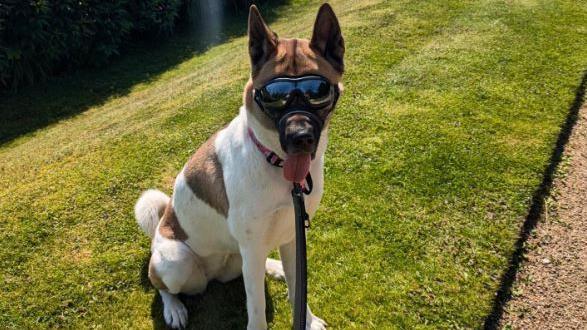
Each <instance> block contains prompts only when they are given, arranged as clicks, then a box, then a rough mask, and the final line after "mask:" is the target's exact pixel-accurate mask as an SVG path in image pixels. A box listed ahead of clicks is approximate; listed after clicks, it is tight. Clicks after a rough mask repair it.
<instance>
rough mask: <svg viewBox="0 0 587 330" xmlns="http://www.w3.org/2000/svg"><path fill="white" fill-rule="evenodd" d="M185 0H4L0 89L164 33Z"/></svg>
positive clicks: (89, 62) (90, 62)
mask: <svg viewBox="0 0 587 330" xmlns="http://www.w3.org/2000/svg"><path fill="white" fill-rule="evenodd" d="M187 1H188V0H2V2H0V87H12V88H16V87H18V86H20V85H22V84H25V83H28V84H30V83H33V82H34V81H36V80H38V79H40V78H43V77H45V76H47V75H49V74H52V73H56V72H60V71H64V70H69V69H72V68H75V67H80V66H100V65H104V64H105V63H107V62H108V61H109V60H110V59H111V58H112V57H113V56H115V55H117V54H118V53H119V51H120V49H121V47H122V46H123V45H124V42H125V41H128V40H130V38H131V36H133V37H135V36H136V37H140V38H144V37H148V36H153V35H166V34H169V33H171V32H172V31H173V29H174V27H175V23H176V21H177V18H178V16H179V13H180V12H181V11H182V8H185V6H186V2H187Z"/></svg>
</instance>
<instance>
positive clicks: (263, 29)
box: [249, 5, 277, 76]
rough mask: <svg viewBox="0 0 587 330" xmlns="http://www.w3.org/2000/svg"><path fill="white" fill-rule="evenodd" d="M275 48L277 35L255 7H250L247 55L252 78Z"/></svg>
mask: <svg viewBox="0 0 587 330" xmlns="http://www.w3.org/2000/svg"><path fill="white" fill-rule="evenodd" d="M276 48H277V34H275V32H273V31H271V30H270V29H269V27H268V26H267V24H265V21H263V17H261V13H259V10H258V9H257V6H255V5H252V6H251V9H250V10H249V55H250V56H251V69H252V72H253V76H254V75H255V74H257V72H259V70H260V69H261V67H262V66H263V64H265V62H267V60H268V59H269V56H270V55H271V54H273V53H274V52H275V49H276Z"/></svg>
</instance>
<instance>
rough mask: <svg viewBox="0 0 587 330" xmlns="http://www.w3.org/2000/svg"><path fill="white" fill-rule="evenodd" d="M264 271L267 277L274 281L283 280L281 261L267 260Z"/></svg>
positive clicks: (283, 273)
mask: <svg viewBox="0 0 587 330" xmlns="http://www.w3.org/2000/svg"><path fill="white" fill-rule="evenodd" d="M265 271H266V272H267V275H269V276H271V277H273V278H274V279H276V280H281V281H283V280H285V272H284V271H283V264H282V263H281V260H275V259H271V258H267V261H266V262H265Z"/></svg>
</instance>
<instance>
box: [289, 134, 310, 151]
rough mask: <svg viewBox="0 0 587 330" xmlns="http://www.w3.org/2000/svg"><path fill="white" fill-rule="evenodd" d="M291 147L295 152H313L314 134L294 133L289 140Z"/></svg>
mask: <svg viewBox="0 0 587 330" xmlns="http://www.w3.org/2000/svg"><path fill="white" fill-rule="evenodd" d="M291 143H292V146H293V147H294V148H295V149H296V151H303V152H312V151H314V134H312V133H311V132H296V133H294V134H293V136H292V138H291Z"/></svg>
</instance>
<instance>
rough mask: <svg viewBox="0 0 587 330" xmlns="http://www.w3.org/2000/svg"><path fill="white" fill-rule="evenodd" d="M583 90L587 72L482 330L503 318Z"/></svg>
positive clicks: (533, 198)
mask: <svg viewBox="0 0 587 330" xmlns="http://www.w3.org/2000/svg"><path fill="white" fill-rule="evenodd" d="M586 88H587V70H585V71H584V72H583V77H582V78H581V82H580V84H579V86H578V87H577V89H576V91H575V99H574V100H573V103H572V104H571V106H570V108H569V112H568V114H567V119H566V120H565V122H564V123H563V125H562V127H561V131H560V133H559V135H558V138H557V140H556V144H555V147H554V150H553V151H552V154H551V155H550V159H549V162H548V166H547V167H546V169H545V170H544V175H543V178H542V182H541V183H540V186H538V188H537V189H536V191H534V194H533V196H532V204H531V205H530V210H529V211H528V215H527V216H526V219H525V220H524V224H523V225H522V228H521V229H520V234H519V237H518V240H517V241H516V244H515V245H514V253H513V254H512V257H511V259H510V264H509V267H508V269H507V271H506V272H505V273H504V274H503V276H502V278H501V281H500V283H501V284H500V287H499V290H498V291H497V293H496V295H495V300H494V301H493V308H492V310H491V313H490V314H489V315H488V316H487V318H486V319H485V323H484V328H485V329H497V328H498V327H499V322H500V320H501V318H502V316H503V312H504V308H505V305H506V303H507V302H508V301H509V300H510V298H511V296H512V285H513V284H514V281H515V279H516V275H517V274H518V270H519V269H520V266H521V263H522V261H523V259H524V254H525V252H526V251H525V248H524V245H525V243H526V241H527V240H528V237H529V236H530V234H531V233H532V231H533V230H534V228H536V225H537V224H538V221H539V220H540V217H541V215H542V213H543V211H544V202H545V199H546V198H547V197H548V195H549V194H550V190H551V188H552V183H553V179H554V174H555V172H556V169H557V167H558V165H559V164H560V162H561V160H562V156H563V153H564V151H565V146H566V145H567V143H568V142H569V138H570V136H571V133H572V131H573V127H574V126H575V123H576V122H577V118H578V115H579V109H581V106H582V105H583V102H584V101H585V89H586Z"/></svg>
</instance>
